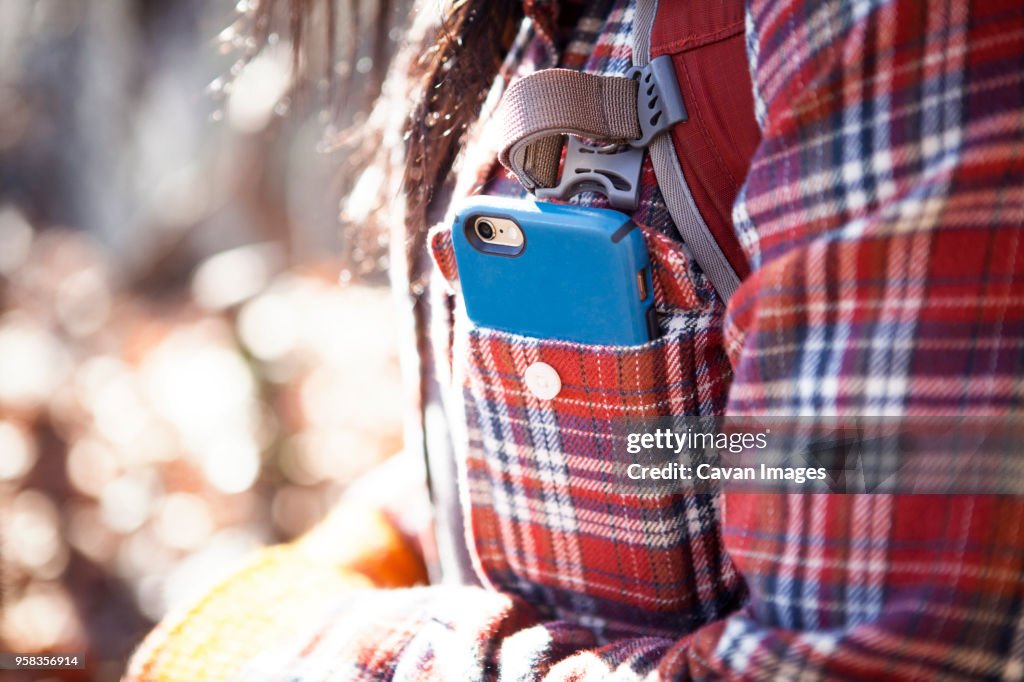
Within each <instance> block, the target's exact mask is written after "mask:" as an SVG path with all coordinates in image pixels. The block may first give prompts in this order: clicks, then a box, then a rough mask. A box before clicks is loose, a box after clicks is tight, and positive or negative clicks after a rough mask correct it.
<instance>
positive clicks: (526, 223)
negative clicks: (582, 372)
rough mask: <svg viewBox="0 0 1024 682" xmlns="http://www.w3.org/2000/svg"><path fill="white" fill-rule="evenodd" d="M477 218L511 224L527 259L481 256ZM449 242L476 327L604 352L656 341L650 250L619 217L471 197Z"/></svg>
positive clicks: (626, 220) (522, 201) (506, 255)
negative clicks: (573, 343)
mask: <svg viewBox="0 0 1024 682" xmlns="http://www.w3.org/2000/svg"><path fill="white" fill-rule="evenodd" d="M479 217H490V218H506V219H509V220H513V221H515V223H516V224H517V225H518V226H519V228H520V229H521V230H522V232H523V235H524V237H525V241H524V244H523V247H522V250H521V252H519V253H518V254H517V255H511V254H509V253H485V252H483V251H482V250H481V247H483V248H487V245H486V244H483V243H482V242H481V240H480V238H479V237H478V236H477V235H476V233H475V230H474V227H473V226H474V224H475V221H476V219H477V218H479ZM452 241H453V244H454V247H455V260H456V264H457V265H458V269H459V279H460V281H461V284H462V296H463V299H464V301H465V305H466V312H467V314H468V315H469V319H470V320H472V321H473V323H474V324H476V325H478V326H482V327H490V328H492V329H498V330H500V331H505V332H511V333H514V334H522V335H524V336H532V337H536V338H542V339H562V340H566V341H577V342H580V343H588V344H602V345H637V344H642V343H645V342H647V341H649V340H651V339H652V338H654V337H655V336H657V320H656V318H655V316H654V295H653V290H654V288H653V286H652V285H651V284H652V283H651V267H650V261H649V259H648V255H647V245H646V244H645V242H644V239H643V235H642V234H641V233H640V230H639V229H637V228H636V226H635V225H634V224H633V223H632V221H631V220H630V219H629V217H628V216H626V215H625V214H623V213H619V212H618V211H612V210H607V209H596V208H582V207H579V206H566V205H560V204H547V203H537V202H534V201H531V200H526V199H508V198H503V197H489V196H480V197H473V198H471V199H468V200H467V201H465V202H464V203H463V204H462V205H461V207H460V209H459V211H458V214H457V215H456V218H455V223H454V225H453V226H452Z"/></svg>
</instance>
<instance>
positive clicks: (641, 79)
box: [498, 57, 686, 211]
mask: <svg viewBox="0 0 1024 682" xmlns="http://www.w3.org/2000/svg"><path fill="white" fill-rule="evenodd" d="M499 115H500V116H501V118H502V130H503V131H504V138H503V140H502V149H501V152H500V153H499V155H498V158H499V159H500V160H501V162H502V163H503V164H505V166H506V167H507V168H509V170H511V171H512V172H513V173H515V174H516V176H517V177H518V178H519V181H520V182H522V184H523V187H525V188H526V189H527V190H528V191H530V192H533V193H534V194H536V195H537V197H538V198H542V199H568V198H569V197H571V196H573V195H574V194H577V193H578V192H583V191H597V192H601V193H603V194H605V195H607V196H608V198H609V200H610V201H611V204H612V206H614V207H615V208H619V209H623V210H626V211H632V210H633V209H635V208H636V205H637V201H638V197H639V194H640V168H641V166H642V165H643V157H644V155H643V150H644V148H645V147H647V145H649V144H650V143H651V140H653V139H654V138H655V137H656V136H658V135H659V134H660V133H662V132H664V131H666V130H668V129H669V128H671V127H672V126H673V125H675V124H676V123H679V122H680V121H685V120H686V107H685V106H684V105H683V98H682V96H681V95H680V94H679V84H678V83H677V82H676V74H675V68H674V67H673V65H672V60H671V58H670V57H662V58H658V59H655V60H654V61H652V62H651V63H649V64H647V65H645V66H643V67H633V68H631V69H630V70H629V71H628V72H627V73H626V75H625V76H624V77H623V76H595V75H593V74H587V73H580V72H579V71H570V70H568V69H547V70H544V71H538V72H537V73H534V74H531V75H529V76H527V77H526V78H523V79H522V80H520V81H517V82H516V83H514V84H513V85H512V86H510V87H509V89H508V91H507V92H506V93H505V96H504V98H502V103H501V110H500V112H499ZM566 137H568V139H569V146H568V148H567V149H566V155H565V163H564V165H563V168H562V173H561V178H559V173H558V167H559V162H560V161H561V159H562V149H563V147H564V146H565V140H566ZM581 138H585V139H588V140H593V141H594V142H596V143H597V145H596V146H592V145H591V144H589V143H585V142H583V141H582V140H581Z"/></svg>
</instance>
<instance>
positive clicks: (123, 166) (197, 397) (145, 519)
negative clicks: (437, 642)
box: [0, 0, 404, 680]
mask: <svg viewBox="0 0 1024 682" xmlns="http://www.w3.org/2000/svg"><path fill="white" fill-rule="evenodd" d="M326 5H327V3H325V7H326ZM339 5H344V7H342V10H343V11H347V12H348V14H347V15H343V16H341V17H338V18H337V25H338V26H339V27H342V28H345V29H346V30H340V31H338V35H336V36H335V35H328V36H327V38H326V39H328V40H330V41H333V42H332V43H331V44H335V45H336V47H337V50H338V53H337V54H338V58H337V59H331V60H329V61H330V68H331V69H333V70H334V71H335V73H334V74H333V75H334V76H337V77H338V78H337V79H333V78H328V74H327V71H326V70H323V71H321V70H320V69H321V67H320V66H317V65H316V64H310V63H302V64H300V63H298V62H295V61H293V54H292V49H291V46H290V45H289V44H288V43H287V40H286V37H283V36H286V35H287V32H283V33H282V34H281V35H279V34H278V33H277V32H275V30H276V29H275V24H274V22H273V21H270V22H268V21H265V20H264V21H263V22H262V23H261V24H260V25H259V26H257V27H256V28H257V29H259V31H262V32H263V33H262V38H263V41H264V43H265V44H266V46H267V49H264V50H262V51H260V52H259V53H258V54H257V53H256V43H255V41H254V40H253V39H252V38H251V37H250V36H251V35H255V34H256V33H253V32H252V31H251V29H252V28H253V26H251V25H249V24H248V23H247V22H251V21H252V15H253V12H252V10H253V9H254V7H255V4H254V3H253V2H249V1H248V0H241V2H240V3H238V4H237V5H236V4H235V3H234V2H223V1H221V0H0V651H10V652H19V653H42V652H53V651H58V652H59V651H77V652H84V653H86V655H87V658H88V661H89V669H88V670H86V671H82V672H79V673H68V674H67V675H65V676H63V677H61V678H60V679H89V680H92V679H95V680H115V679H117V678H118V677H119V675H120V674H121V672H122V669H123V665H124V661H125V658H126V657H127V655H128V654H129V653H130V652H131V650H132V648H133V647H134V646H135V645H136V644H137V643H138V642H139V640H140V638H141V637H142V636H143V635H144V634H145V633H146V631H147V630H148V629H149V628H150V627H151V625H152V624H153V623H154V622H155V621H156V620H158V619H159V618H160V617H161V616H162V615H163V614H164V613H166V612H167V610H168V609H170V608H173V607H174V606H176V605H178V604H180V603H182V602H183V601H184V600H187V599H188V598H189V596H190V595H193V594H195V593H196V592H198V591H201V590H202V589H203V588H204V586H206V585H208V584H209V581H210V580H212V579H215V578H216V577H217V575H218V574H219V573H221V572H222V571H223V570H225V569H226V568H228V567H230V566H232V565H233V564H234V563H235V562H236V561H237V560H238V558H239V557H240V555H242V554H244V553H246V552H247V551H249V550H251V549H252V548H254V547H255V546H258V545H261V544H264V543H271V542H277V541H282V540H288V539H290V538H294V537H295V536H296V535H298V534H300V533H302V532H303V531H305V530H306V529H308V528H309V527H310V526H312V525H313V524H315V523H316V522H317V521H318V520H319V519H320V518H322V517H323V515H324V514H325V512H326V510H327V509H328V508H329V507H330V505H331V504H332V501H334V500H335V499H337V497H338V495H339V494H340V493H341V492H342V491H343V490H344V489H345V486H346V485H347V484H348V483H349V482H350V481H351V480H352V479H353V477H355V476H357V475H359V474H360V473H361V472H363V471H365V470H366V469H368V468H370V467H372V466H373V465H374V464H375V463H376V462H379V461H381V460H383V459H385V458H387V457H388V456H390V455H392V454H393V453H395V452H396V451H397V450H398V449H399V448H400V446H401V435H400V432H401V429H400V424H399V417H400V415H399V414H398V406H399V403H400V401H399V400H397V397H398V390H399V389H398V374H399V373H398V367H397V361H396V353H395V332H394V328H393V326H394V324H393V320H392V308H391V305H390V299H389V295H388V293H387V291H386V288H385V283H386V275H385V271H386V268H387V261H386V254H387V243H386V231H385V230H383V229H381V228H380V226H375V225H373V224H372V219H371V217H370V212H371V211H370V207H367V206H360V205H359V204H358V201H356V202H355V203H353V202H349V204H348V205H347V206H346V207H345V210H344V211H341V215H340V216H339V197H340V196H342V195H343V194H344V193H346V192H347V191H348V190H350V189H351V188H352V186H353V185H355V184H356V183H370V184H372V183H374V182H378V183H379V182H380V180H379V178H376V177H375V176H374V175H373V173H372V172H370V171H366V172H364V173H362V174H361V175H359V176H357V177H352V176H351V174H345V173H343V172H339V169H340V168H342V167H343V165H344V164H343V163H342V161H343V159H342V158H339V156H344V154H345V152H338V151H334V152H330V150H329V149H328V148H329V147H331V146H332V145H330V144H328V143H325V140H331V139H333V138H332V136H334V135H337V134H338V131H341V132H342V133H344V131H345V130H347V129H351V128H352V127H353V126H357V125H358V124H359V123H360V122H361V119H360V117H361V116H363V115H364V113H361V112H365V110H366V108H367V106H366V105H367V102H368V101H372V99H373V98H374V97H375V93H376V91H378V90H379V88H380V79H381V74H382V72H383V69H384V67H385V66H386V61H387V59H388V58H389V57H390V55H391V54H392V53H393V52H394V50H395V48H396V47H397V43H398V39H399V38H400V36H401V35H402V33H401V30H400V29H399V28H398V26H397V22H400V21H402V20H403V9H404V6H403V5H402V3H390V2H388V3H382V2H376V3H373V2H364V3H360V2H355V1H352V2H349V3H347V4H346V3H339ZM323 11H325V12H326V11H328V10H326V9H325V10H323ZM331 11H334V10H331ZM264 19H266V17H265V16H264ZM360 31H361V32H363V33H368V34H369V35H370V37H372V40H366V41H365V45H364V44H363V43H362V42H361V43H360V44H358V45H357V44H356V43H354V42H352V41H351V37H352V36H353V35H356V34H357V33H358V32H360ZM257 33H258V31H257ZM346 36H347V37H346ZM346 40H348V42H346ZM303 68H304V69H307V70H309V71H310V72H313V71H316V73H321V75H320V76H317V77H313V78H307V79H305V80H306V81H307V83H306V85H304V86H303V87H301V88H299V89H297V88H296V83H297V82H299V81H300V80H301V79H300V78H299V77H298V76H299V75H300V70H301V69H303ZM307 75H308V74H307ZM339 82H340V83H341V84H342V85H341V87H343V88H344V92H342V95H346V94H351V93H358V95H359V96H358V97H355V98H352V97H341V98H339V97H337V93H332V92H331V91H332V90H333V89H334V88H336V87H338V85H337V83H339ZM329 83H331V84H329ZM356 100H358V101H356ZM339 102H340V104H339ZM356 195H357V196H359V195H360V193H359V192H357V193H356ZM4 674H8V673H0V677H2V676H3V675H4ZM37 676H38V675H36V674H33V675H32V676H23V677H20V678H19V677H15V676H14V675H13V674H10V678H9V679H12V680H13V679H35V678H36V677H37ZM42 677H46V676H42ZM50 677H51V678H52V677H54V676H52V675H51V676H50ZM3 679H5V680H6V679H8V678H7V677H4V678H3Z"/></svg>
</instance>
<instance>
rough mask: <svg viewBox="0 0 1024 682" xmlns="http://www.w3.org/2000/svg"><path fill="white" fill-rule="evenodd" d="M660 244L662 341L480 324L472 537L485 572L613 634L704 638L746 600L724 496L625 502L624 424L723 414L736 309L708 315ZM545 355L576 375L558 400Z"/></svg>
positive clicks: (471, 438) (472, 402)
mask: <svg viewBox="0 0 1024 682" xmlns="http://www.w3.org/2000/svg"><path fill="white" fill-rule="evenodd" d="M646 234H647V236H648V244H649V250H650V253H651V259H652V263H654V269H653V272H654V275H655V277H656V282H657V284H656V292H655V293H656V295H658V294H659V293H660V294H661V295H662V296H664V298H660V300H659V308H660V309H661V311H662V312H663V327H664V329H665V332H664V334H663V335H662V336H661V337H660V338H659V339H658V340H656V341H654V342H652V343H649V344H646V345H643V346H630V347H612V346H587V345H581V344H576V343H567V342H563V341H553V340H540V339H532V338H526V337H521V336H516V335H513V334H507V333H503V332H497V331H493V330H488V329H479V328H468V326H467V328H466V329H464V330H462V331H457V332H456V334H455V338H456V339H458V340H459V341H457V345H456V347H455V350H454V353H453V355H454V357H455V358H457V362H459V361H461V363H462V365H463V366H462V368H461V369H462V371H461V373H459V372H457V374H461V376H462V377H463V378H462V385H463V386H464V388H465V404H466V422H467V425H468V450H467V453H468V454H467V462H466V486H467V490H468V496H469V503H470V524H471V542H472V545H473V547H474V548H475V551H476V557H477V559H478V560H479V563H480V569H481V571H482V573H483V575H484V576H485V577H486V579H487V580H488V581H489V582H490V583H491V585H492V586H493V587H495V588H497V589H499V590H502V591H507V592H510V593H514V594H518V595H520V596H522V597H523V598H525V599H526V600H527V601H528V602H530V603H531V604H534V605H536V606H538V607H539V608H541V609H542V610H544V612H545V613H547V614H548V615H549V616H551V617H553V618H558V619H565V620H575V621H577V622H586V623H587V624H588V625H589V626H590V627H591V628H592V629H594V630H595V631H597V632H598V633H599V634H600V635H601V636H602V637H604V638H613V637H616V636H618V637H621V636H623V635H624V634H627V633H629V634H637V633H642V634H662V635H664V634H666V633H673V632H675V633H678V632H680V631H688V630H690V629H692V628H693V627H695V626H696V625H699V624H701V623H703V622H706V621H707V620H710V619H714V618H716V617H718V616H720V615H721V614H722V613H723V612H725V611H727V610H730V609H732V608H735V606H736V605H737V604H738V602H739V598H740V596H741V594H742V587H741V585H740V583H739V581H738V580H737V579H736V575H735V572H734V571H733V568H732V565H731V562H730V561H729V559H728V558H727V557H725V556H724V555H723V554H722V549H721V544H720V537H719V530H718V522H717V517H718V509H717V501H716V500H715V498H713V497H710V496H683V495H661V496H653V495H651V496H637V495H627V494H622V493H615V492H611V488H612V487H613V486H612V485H611V480H612V477H613V475H614V472H613V470H612V468H613V467H614V466H615V462H616V459H617V458H616V457H615V453H617V452H622V451H623V450H624V448H625V442H624V441H623V439H622V435H621V433H619V432H618V431H617V430H616V428H614V427H615V426H616V425H617V424H620V423H621V422H622V420H624V419H626V418H634V419H638V418H644V417H647V418H653V417H658V416H664V415H680V416H682V415H713V414H721V412H722V410H723V408H724V406H725V399H726V389H727V387H728V377H729V373H730V370H729V364H728V360H727V358H726V356H725V353H724V352H723V345H722V339H721V336H720V334H721V308H720V307H718V306H714V305H693V304H696V303H697V300H698V299H697V295H696V293H695V291H694V289H693V285H692V284H691V283H690V281H689V279H688V277H687V268H686V267H685V265H686V263H687V261H686V259H685V257H684V256H683V255H682V253H681V251H682V247H681V245H680V244H678V242H673V241H672V240H669V239H667V238H665V237H663V236H661V235H659V234H658V233H656V232H654V231H647V233H646ZM443 260H444V258H443ZM679 266H683V267H682V268H680V267H679ZM679 302H681V303H684V304H691V305H692V307H676V304H677V303H679ZM538 361H541V362H545V363H547V364H548V365H550V366H551V367H553V368H554V369H555V371H557V372H558V375H559V377H560V378H561V381H562V389H561V391H560V392H559V394H558V395H557V396H556V397H555V398H554V399H553V400H550V401H543V400H539V399H537V398H536V397H534V396H533V394H532V393H531V392H530V391H529V389H528V388H527V386H526V384H525V380H524V375H525V373H526V370H527V368H528V367H529V366H530V365H532V364H533V363H534V362H538Z"/></svg>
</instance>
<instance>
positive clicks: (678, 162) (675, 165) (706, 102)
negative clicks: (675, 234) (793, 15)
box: [633, 0, 760, 300]
mask: <svg viewBox="0 0 1024 682" xmlns="http://www.w3.org/2000/svg"><path fill="white" fill-rule="evenodd" d="M666 58H669V59H671V60H672V64H673V68H674V71H675V74H676V78H677V82H678V84H679V85H680V90H681V95H682V97H683V99H684V101H686V105H687V111H688V114H689V116H688V120H687V121H686V122H685V123H682V124H679V125H676V126H674V127H673V129H672V130H671V132H670V134H668V135H662V136H659V137H658V138H656V139H654V140H653V141H652V143H651V145H650V147H649V148H648V149H649V153H650V155H651V162H652V165H653V166H654V172H655V176H656V177H657V179H658V186H659V187H660V188H661V191H662V194H663V195H664V197H665V203H666V204H667V206H668V209H669V212H670V213H671V215H672V219H673V221H674V222H675V224H676V228H677V229H678V230H679V233H680V236H682V238H683V240H684V241H685V242H686V243H687V245H688V246H689V247H690V250H691V251H692V253H693V255H694V258H695V259H696V260H697V262H698V263H699V264H700V266H701V268H702V269H703V270H704V274H705V275H706V276H707V277H708V279H710V280H711V282H712V283H713V284H714V286H715V289H716V290H717V291H718V293H719V295H720V296H721V297H722V298H723V299H724V300H728V299H729V297H730V296H732V294H733V292H735V290H736V288H737V287H738V286H739V283H740V281H742V280H743V279H744V278H745V277H746V276H747V275H748V274H749V272H750V266H749V263H748V262H747V259H746V255H745V253H744V251H743V249H742V247H741V245H740V242H739V237H738V234H737V232H736V229H735V227H734V226H733V221H732V205H733V202H734V201H735V199H736V195H737V194H738V192H739V190H740V187H741V186H742V183H743V180H744V178H745V177H746V172H747V168H748V167H749V165H750V160H751V158H752V157H753V154H754V151H755V150H756V148H757V144H758V143H759V142H760V129H759V128H758V125H757V121H756V119H755V116H754V103H753V85H752V83H751V79H750V71H749V67H748V63H747V53H746V49H745V41H744V3H743V0H724V1H722V2H715V3H710V2H673V1H672V0H662V1H661V2H659V1H658V0H636V13H635V16H634V24H633V63H634V64H636V65H638V66H642V65H643V64H645V63H647V62H648V61H649V60H651V59H654V60H660V59H666ZM687 178H690V182H689V183H688V182H687Z"/></svg>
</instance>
